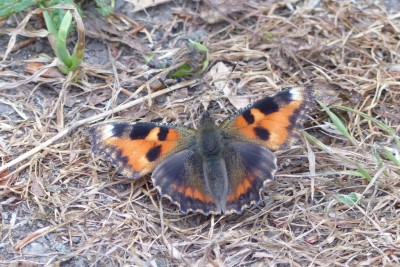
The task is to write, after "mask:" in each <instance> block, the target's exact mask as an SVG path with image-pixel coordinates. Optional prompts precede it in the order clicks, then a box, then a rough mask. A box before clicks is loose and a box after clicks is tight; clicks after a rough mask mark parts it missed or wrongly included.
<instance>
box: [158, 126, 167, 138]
mask: <svg viewBox="0 0 400 267" xmlns="http://www.w3.org/2000/svg"><path fill="white" fill-rule="evenodd" d="M159 128H160V131H159V132H158V135H157V137H158V140H160V141H165V140H166V139H167V136H168V132H169V129H168V128H167V127H159Z"/></svg>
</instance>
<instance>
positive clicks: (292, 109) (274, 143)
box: [223, 86, 313, 150]
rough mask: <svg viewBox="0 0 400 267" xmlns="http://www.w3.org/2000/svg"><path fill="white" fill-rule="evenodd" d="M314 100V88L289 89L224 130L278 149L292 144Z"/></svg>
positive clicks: (260, 104) (252, 107)
mask: <svg viewBox="0 0 400 267" xmlns="http://www.w3.org/2000/svg"><path fill="white" fill-rule="evenodd" d="M312 100H313V97H312V88H311V86H305V87H294V88H289V89H286V90H283V91H281V92H279V93H277V94H276V95H274V96H270V97H266V98H264V99H262V100H260V101H258V102H256V103H254V104H253V105H252V106H251V107H250V108H248V109H246V110H244V111H243V112H242V113H241V115H239V116H238V117H237V118H236V119H235V120H234V121H233V123H230V124H227V125H226V127H225V126H223V128H226V130H227V132H232V133H234V134H235V135H236V136H238V137H239V139H250V140H253V141H254V142H257V143H260V144H262V145H264V146H266V147H267V148H269V149H272V150H277V149H280V148H282V147H283V146H284V145H285V144H287V143H289V142H290V140H291V137H292V135H293V132H294V131H296V130H297V129H298V128H299V127H300V126H301V123H302V122H303V120H304V117H305V112H306V111H307V110H308V109H309V107H310V105H311V102H312Z"/></svg>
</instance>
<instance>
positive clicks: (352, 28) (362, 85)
mask: <svg viewBox="0 0 400 267" xmlns="http://www.w3.org/2000/svg"><path fill="white" fill-rule="evenodd" d="M144 2H146V1H144ZM156 2H157V1H156ZM116 10H117V11H116V14H115V15H114V16H111V17H109V18H103V17H101V16H99V15H98V14H97V12H96V11H95V9H94V7H93V6H90V5H89V6H84V7H83V11H84V17H83V21H84V23H85V35H86V50H85V57H84V62H83V64H82V66H81V68H80V69H79V71H78V72H77V73H76V75H75V76H74V77H72V76H71V75H70V76H66V75H63V74H61V73H60V72H58V70H57V68H54V64H53V63H54V62H53V60H54V59H55V57H54V53H53V52H52V50H51V48H50V45H49V43H48V40H47V38H45V37H43V36H41V35H40V33H39V32H37V31H35V30H38V29H44V28H45V27H44V23H43V20H42V18H40V17H39V16H37V15H33V16H32V17H31V19H30V20H29V22H28V23H27V25H26V26H25V28H23V29H22V30H21V28H18V25H21V23H22V21H23V19H24V18H25V17H26V16H27V15H28V14H29V13H28V12H22V13H18V14H16V15H13V16H11V17H9V18H8V19H7V20H5V21H3V22H1V24H0V25H1V26H0V55H1V57H2V61H1V62H0V157H1V165H2V167H1V169H0V212H1V213H0V214H1V228H0V237H1V240H0V265H2V266H36V265H51V266H59V265H60V266H186V265H187V266H245V265H255V266H399V265H400V224H399V223H400V141H399V140H400V137H399V132H400V89H399V88H400V82H399V81H400V53H399V51H400V2H398V1H397V0H387V1H384V0H381V1H346V0H343V1H329V0H320V1H318V0H316V1H311V0H310V1H296V0H292V1H258V0H255V1H221V0H207V1H167V2H166V3H163V4H160V5H156V6H154V7H148V8H146V10H139V11H136V12H134V11H135V9H134V6H133V4H131V3H129V2H124V1H117V6H116ZM12 36H15V37H16V42H15V43H12V42H10V40H12ZM188 38H192V39H196V40H199V41H201V42H203V44H204V45H205V46H206V47H207V48H208V49H209V53H210V65H209V67H208V69H207V70H206V71H205V73H203V74H198V75H193V76H190V77H185V78H178V79H171V78H167V77H166V74H167V73H168V72H167V71H166V70H162V69H160V64H162V63H163V62H167V63H170V64H172V65H171V66H174V64H179V63H180V62H181V60H185V58H187V57H188V54H187V52H188V50H187V48H186V45H185V40H187V39H188ZM75 41H76V34H72V36H71V38H70V40H69V43H68V45H69V46H70V48H71V49H72V48H73V46H74V42H75ZM7 49H11V50H10V52H9V53H7V54H6V51H7ZM149 54H152V55H155V57H156V58H157V59H158V60H156V61H154V62H152V63H151V64H147V63H146V62H145V60H144V56H147V55H149ZM160 80H162V81H163V83H164V84H165V85H166V86H167V88H164V85H163V83H162V82H160ZM299 84H312V85H313V87H314V90H315V94H316V98H317V100H318V101H319V103H321V104H316V108H315V109H314V111H313V112H310V114H308V119H307V121H306V123H305V126H304V130H303V131H302V132H301V138H300V139H299V140H297V141H296V142H295V143H294V144H293V145H292V146H291V148H290V149H288V150H285V151H277V152H276V153H275V154H276V155H277V158H278V165H279V170H278V172H277V175H276V181H274V182H273V183H271V184H270V185H268V187H267V188H266V189H265V190H264V192H263V198H264V203H263V204H262V205H260V206H253V207H251V208H249V209H246V210H245V211H244V212H243V213H242V214H241V215H228V216H214V215H210V216H203V215H201V214H197V213H190V214H187V215H182V214H179V211H178V210H177V207H176V206H174V205H173V204H171V203H170V202H169V201H168V200H167V199H161V198H160V196H159V193H158V192H157V190H156V189H154V188H153V186H152V184H151V181H150V180H149V176H146V177H143V178H140V179H138V180H134V181H131V180H127V179H124V177H123V176H121V175H119V174H117V173H116V171H115V169H114V168H113V167H112V165H111V164H110V163H109V162H107V161H103V160H102V157H101V155H96V154H93V153H92V152H91V145H90V143H89V141H88V132H87V128H88V126H90V125H93V124H95V123H97V122H102V121H155V122H163V123H174V124H178V125H185V126H188V127H194V128H195V127H196V126H197V125H198V123H199V118H200V114H201V113H202V111H203V110H205V109H206V108H208V109H209V110H210V113H211V115H212V116H213V118H215V119H216V121H217V123H220V122H222V121H223V120H224V119H226V118H229V117H231V116H233V115H234V114H236V113H237V112H238V110H239V109H240V108H243V107H245V106H247V105H248V104H249V103H252V102H254V101H256V100H258V99H260V98H262V97H263V96H266V95H268V94H271V93H274V92H277V91H279V90H280V89H282V88H285V87H289V86H293V85H299ZM325 106H327V107H328V108H329V109H326V108H325V109H324V107H325ZM332 113H333V115H332ZM335 119H337V120H338V121H335ZM341 123H342V124H341ZM340 126H343V128H344V130H343V129H341V128H340ZM351 197H355V198H356V199H357V201H354V202H353V203H352V202H350V203H349V202H348V199H349V198H351ZM346 200H347V202H346Z"/></svg>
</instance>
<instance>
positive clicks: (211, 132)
mask: <svg viewBox="0 0 400 267" xmlns="http://www.w3.org/2000/svg"><path fill="white" fill-rule="evenodd" d="M312 101H313V93H312V88H311V86H309V85H306V86H298V87H290V88H286V89H284V90H282V91H280V92H278V93H277V94H275V95H273V96H268V97H266V98H264V99H261V100H259V101H258V102H256V103H254V104H253V105H251V106H250V107H248V108H246V109H244V110H242V112H241V113H240V114H239V115H238V116H236V117H235V118H234V119H230V120H226V121H224V122H223V123H222V124H221V125H220V126H219V127H218V126H216V125H215V124H214V122H213V121H212V119H211V118H210V117H209V115H208V113H207V112H205V113H204V114H203V117H202V124H201V127H200V128H199V129H198V130H197V131H196V130H194V129H190V128H186V127H180V126H179V127H176V126H169V125H164V124H158V123H151V122H135V123H111V124H103V125H98V126H95V127H93V128H91V129H90V139H91V143H92V144H93V151H94V152H95V153H103V154H105V155H106V156H107V157H108V158H110V159H111V160H112V161H113V163H114V164H115V165H116V166H117V168H118V171H119V172H120V173H121V174H122V175H124V176H126V177H128V178H131V179H136V178H139V177H142V176H144V175H145V174H148V173H150V172H153V174H152V176H151V179H152V181H153V184H154V186H155V187H156V188H157V189H158V190H159V191H160V194H161V196H163V197H167V198H169V199H170V200H171V201H172V202H173V203H175V204H176V205H178V206H179V207H180V210H181V211H182V212H183V213H187V212H189V211H194V212H200V213H203V214H204V215H208V214H231V213H237V214H240V213H241V212H242V211H243V209H244V208H246V207H249V206H250V205H252V204H255V203H260V202H261V200H262V198H261V191H262V190H263V189H264V187H265V186H266V184H267V183H268V182H269V181H271V180H273V179H274V173H275V171H276V169H277V165H276V157H275V155H274V154H273V153H272V152H271V150H278V149H282V148H284V147H285V146H286V145H288V144H289V143H290V141H291V140H292V139H293V137H294V135H295V132H296V130H298V129H299V127H301V125H302V122H303V120H304V118H305V115H306V114H305V113H306V111H308V110H309V109H310V106H311V103H312Z"/></svg>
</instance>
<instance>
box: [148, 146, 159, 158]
mask: <svg viewBox="0 0 400 267" xmlns="http://www.w3.org/2000/svg"><path fill="white" fill-rule="evenodd" d="M160 154H161V145H158V146H155V147H152V148H151V149H150V150H149V151H148V152H147V154H146V158H147V160H148V161H149V162H153V161H155V160H157V159H158V158H159V157H160Z"/></svg>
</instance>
